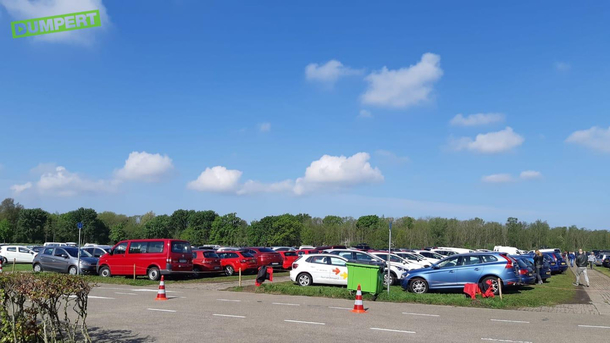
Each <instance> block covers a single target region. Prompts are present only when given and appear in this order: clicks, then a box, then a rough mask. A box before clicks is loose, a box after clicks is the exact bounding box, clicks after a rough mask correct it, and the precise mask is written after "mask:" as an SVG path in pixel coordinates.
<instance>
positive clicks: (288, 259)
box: [278, 251, 299, 269]
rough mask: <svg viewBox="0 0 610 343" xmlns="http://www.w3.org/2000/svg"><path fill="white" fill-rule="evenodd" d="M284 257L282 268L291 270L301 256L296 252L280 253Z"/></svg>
mask: <svg viewBox="0 0 610 343" xmlns="http://www.w3.org/2000/svg"><path fill="white" fill-rule="evenodd" d="M278 252H279V253H280V255H282V268H284V269H291V268H292V262H294V261H295V260H296V259H297V258H299V255H298V254H297V252H296V251H278Z"/></svg>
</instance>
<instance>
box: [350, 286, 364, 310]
mask: <svg viewBox="0 0 610 343" xmlns="http://www.w3.org/2000/svg"><path fill="white" fill-rule="evenodd" d="M352 312H354V313H366V310H365V309H364V305H362V290H361V289H360V284H358V291H357V292H356V302H355V303H354V309H353V310H352Z"/></svg>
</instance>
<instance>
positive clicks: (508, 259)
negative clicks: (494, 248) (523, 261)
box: [500, 255, 513, 269]
mask: <svg viewBox="0 0 610 343" xmlns="http://www.w3.org/2000/svg"><path fill="white" fill-rule="evenodd" d="M500 256H502V257H504V259H505V260H506V261H507V262H508V263H506V267H505V268H506V269H513V260H512V259H511V258H510V257H507V256H506V255H500Z"/></svg>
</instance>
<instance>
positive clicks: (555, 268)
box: [542, 252, 561, 275]
mask: <svg viewBox="0 0 610 343" xmlns="http://www.w3.org/2000/svg"><path fill="white" fill-rule="evenodd" d="M542 256H543V257H544V259H545V260H548V261H549V268H550V269H551V275H552V274H558V273H561V265H560V264H558V263H557V257H556V256H555V254H554V253H552V252H543V253H542Z"/></svg>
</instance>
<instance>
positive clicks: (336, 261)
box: [330, 257, 345, 267]
mask: <svg viewBox="0 0 610 343" xmlns="http://www.w3.org/2000/svg"><path fill="white" fill-rule="evenodd" d="M330 264H332V265H333V266H341V267H345V261H343V260H342V259H340V258H337V257H331V258H330Z"/></svg>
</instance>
